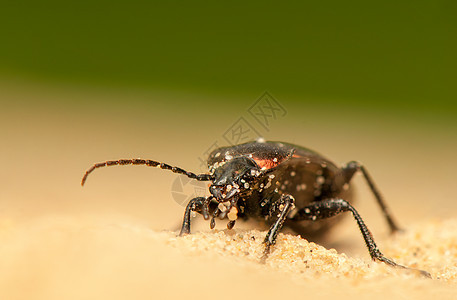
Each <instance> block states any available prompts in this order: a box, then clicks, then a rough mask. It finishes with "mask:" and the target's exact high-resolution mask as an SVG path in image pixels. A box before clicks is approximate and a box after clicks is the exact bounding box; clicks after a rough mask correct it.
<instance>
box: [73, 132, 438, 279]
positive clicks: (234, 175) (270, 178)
mask: <svg viewBox="0 0 457 300" xmlns="http://www.w3.org/2000/svg"><path fill="white" fill-rule="evenodd" d="M129 164H133V165H146V166H151V167H159V168H161V169H165V170H171V171H172V172H175V173H178V174H184V175H186V176H188V177H190V178H192V179H195V180H199V181H211V185H210V187H209V190H210V192H211V195H210V196H208V197H197V198H194V199H192V200H190V201H189V203H188V204H187V207H186V211H185V213H184V219H183V224H182V228H181V232H180V235H183V234H188V233H190V219H191V213H192V212H198V213H200V214H202V215H203V217H204V218H205V219H206V220H208V219H210V218H211V222H210V227H211V228H214V226H215V218H220V219H225V218H227V219H229V222H228V223H227V228H229V229H231V228H233V226H234V225H235V221H236V220H237V219H238V218H243V219H247V218H256V219H261V220H264V221H265V222H267V224H269V225H270V230H269V231H268V233H267V235H266V237H265V240H264V244H265V252H264V255H263V258H262V260H263V261H265V259H266V258H267V256H268V254H269V252H270V247H271V246H272V245H274V244H275V242H276V238H277V235H278V232H279V231H280V230H281V228H282V227H283V226H287V227H289V228H291V229H292V230H294V231H295V232H297V233H299V234H300V235H302V236H310V235H311V236H312V235H316V234H322V233H324V232H326V231H327V230H328V229H329V228H330V227H331V226H332V225H333V224H334V223H335V220H337V219H338V218H331V217H334V216H336V215H338V214H340V213H343V212H347V211H349V212H351V213H352V215H353V216H354V219H355V220H356V222H357V225H358V226H359V228H360V231H361V233H362V236H363V239H364V240H365V243H366V246H367V247H368V251H369V253H370V256H371V258H372V259H373V260H377V261H381V262H384V263H386V264H388V265H391V266H395V267H400V268H407V267H404V266H402V265H399V264H397V263H395V262H394V261H393V260H391V259H389V258H387V257H385V256H384V255H383V254H382V253H381V251H380V250H379V249H378V247H377V245H376V243H375V241H374V239H373V236H372V234H371V233H370V231H369V230H368V228H367V226H366V225H365V223H364V221H363V220H362V218H361V217H360V215H359V213H358V212H357V210H356V209H355V208H354V207H353V206H352V205H351V204H350V202H352V191H351V187H350V181H351V179H352V177H353V175H354V173H355V172H357V171H360V172H362V174H363V176H364V178H365V180H366V181H367V183H368V185H369V187H370V189H371V191H372V192H373V194H374V196H375V198H376V201H377V202H378V204H379V206H380V208H381V210H382V212H383V214H384V217H385V218H386V220H387V223H388V225H389V227H390V230H391V232H392V233H394V232H396V231H399V227H398V225H397V224H396V222H395V221H394V220H393V218H392V215H391V213H390V211H389V209H388V208H387V206H386V204H385V202H384V200H383V198H382V197H381V195H380V193H379V192H378V190H377V188H376V187H375V185H374V182H373V180H372V179H371V177H370V175H369V174H368V172H367V171H366V169H365V167H364V166H363V165H361V164H360V163H358V162H356V161H351V162H349V163H347V164H346V165H345V166H343V167H342V168H339V167H337V166H336V165H335V164H334V163H333V162H331V161H329V160H328V159H326V158H325V157H323V156H322V155H320V154H318V153H317V152H314V151H312V150H309V149H306V148H303V147H300V146H296V145H292V144H288V143H283V142H265V141H264V140H263V139H258V140H257V141H254V142H249V143H245V144H240V145H236V146H230V147H223V148H219V149H216V150H214V151H213V152H212V153H211V154H210V155H209V158H208V167H209V174H195V173H192V172H188V171H185V170H183V169H181V168H178V167H172V166H170V165H168V164H164V163H160V162H157V161H153V160H146V159H120V160H114V161H106V162H102V163H97V164H95V165H93V166H92V167H91V168H90V169H89V170H87V172H86V174H85V175H84V177H83V179H82V182H81V185H84V183H85V181H86V179H87V176H88V175H89V174H90V173H91V172H92V171H93V170H95V169H97V168H100V167H105V166H113V165H129ZM330 218H331V219H330ZM317 220H321V221H320V222H302V221H317ZM419 271H420V272H421V273H422V274H423V275H425V276H427V277H430V275H429V274H428V273H427V272H425V271H421V270H419Z"/></svg>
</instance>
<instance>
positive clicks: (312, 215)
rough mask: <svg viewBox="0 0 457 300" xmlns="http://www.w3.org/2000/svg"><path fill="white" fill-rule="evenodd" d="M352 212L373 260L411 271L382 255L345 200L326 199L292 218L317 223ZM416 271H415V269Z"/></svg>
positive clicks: (371, 236) (367, 230) (356, 213)
mask: <svg viewBox="0 0 457 300" xmlns="http://www.w3.org/2000/svg"><path fill="white" fill-rule="evenodd" d="M347 211H350V212H351V213H352V215H353V216H354V219H355V220H356V222H357V225H358V226H359V229H360V231H361V233H362V236H363V239H364V240H365V244H366V245H367V248H368V252H369V253H370V256H371V258H372V259H373V260H378V261H381V262H383V263H386V264H388V265H391V266H394V267H399V268H403V269H411V268H408V267H405V266H402V265H399V264H397V263H396V262H394V261H393V260H391V259H389V258H387V257H385V256H384V254H382V253H381V251H380V250H379V248H378V246H377V245H376V243H375V241H374V239H373V235H372V234H371V232H370V230H369V229H368V227H367V225H365V222H364V221H363V220H362V217H361V216H360V215H359V213H358V212H357V210H356V209H355V208H354V207H353V206H352V205H351V204H349V202H347V201H346V200H343V199H326V200H322V201H318V202H315V203H313V204H311V205H308V206H306V207H304V208H302V209H300V210H299V211H298V212H297V213H296V214H295V215H294V217H292V218H291V220H293V221H302V220H310V221H316V220H320V219H326V218H330V217H333V216H336V215H338V214H340V213H343V212H347ZM413 270H415V269H413ZM416 271H419V272H420V273H421V274H422V275H424V276H426V277H431V276H430V274H429V273H428V272H426V271H422V270H416Z"/></svg>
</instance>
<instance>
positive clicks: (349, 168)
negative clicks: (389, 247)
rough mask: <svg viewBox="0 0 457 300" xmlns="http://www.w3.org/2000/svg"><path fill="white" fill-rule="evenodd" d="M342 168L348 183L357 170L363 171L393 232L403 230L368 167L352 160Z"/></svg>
mask: <svg viewBox="0 0 457 300" xmlns="http://www.w3.org/2000/svg"><path fill="white" fill-rule="evenodd" d="M341 170H342V172H343V176H344V178H345V182H346V183H349V181H351V179H352V177H353V176H354V174H355V172H357V171H360V172H362V175H363V177H364V178H365V181H366V182H367V184H368V186H369V187H370V190H371V192H372V193H373V195H374V196H375V198H376V202H378V204H379V207H380V208H381V210H382V213H383V215H384V217H385V219H386V221H387V223H388V224H389V228H390V231H391V233H395V232H398V231H401V228H400V227H399V226H398V223H397V222H396V221H395V220H394V218H393V216H392V213H391V212H390V209H389V207H388V206H387V205H386V202H385V201H384V198H383V197H382V196H381V193H380V192H379V190H378V189H377V187H376V185H375V184H374V181H373V179H372V178H371V176H370V174H369V173H368V171H367V170H366V168H365V167H364V166H363V165H362V164H361V163H359V162H357V161H351V162H349V163H347V164H346V166H345V167H343V168H342V169H341Z"/></svg>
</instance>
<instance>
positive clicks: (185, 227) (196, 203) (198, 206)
mask: <svg viewBox="0 0 457 300" xmlns="http://www.w3.org/2000/svg"><path fill="white" fill-rule="evenodd" d="M212 199H213V196H209V197H207V198H205V197H196V198H193V199H192V200H190V201H189V203H188V204H187V206H186V211H185V212H184V218H183V221H182V227H181V232H180V233H179V236H182V235H184V234H189V233H190V217H191V214H192V212H198V213H200V214H202V215H203V217H204V218H205V220H208V218H209V214H210V207H209V205H210V203H211V200H212Z"/></svg>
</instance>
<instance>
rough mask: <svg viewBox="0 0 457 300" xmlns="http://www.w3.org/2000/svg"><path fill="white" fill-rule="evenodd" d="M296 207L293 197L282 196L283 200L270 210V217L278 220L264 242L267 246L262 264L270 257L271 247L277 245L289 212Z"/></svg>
mask: <svg viewBox="0 0 457 300" xmlns="http://www.w3.org/2000/svg"><path fill="white" fill-rule="evenodd" d="M294 206H295V199H294V197H292V196H291V195H282V196H281V198H280V199H279V200H278V201H277V202H276V203H274V204H273V205H272V206H271V208H270V215H277V216H278V218H277V219H276V221H275V222H274V223H273V225H271V227H270V230H269V231H268V233H267V236H266V237H265V240H264V241H263V242H264V244H265V251H264V253H263V256H262V258H261V261H262V262H265V261H266V259H267V257H268V255H269V254H270V247H271V245H274V244H275V243H276V238H277V237H278V233H279V230H281V228H282V226H283V225H284V221H285V220H286V218H287V215H288V214H289V212H290V211H291V210H292V209H293V208H294Z"/></svg>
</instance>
